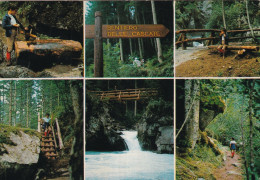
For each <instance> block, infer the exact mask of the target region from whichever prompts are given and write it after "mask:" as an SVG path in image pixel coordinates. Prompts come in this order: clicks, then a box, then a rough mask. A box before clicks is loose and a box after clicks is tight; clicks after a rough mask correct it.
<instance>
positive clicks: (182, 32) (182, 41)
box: [175, 29, 260, 50]
mask: <svg viewBox="0 0 260 180" xmlns="http://www.w3.org/2000/svg"><path fill="white" fill-rule="evenodd" d="M220 31H221V30H219V29H184V30H179V31H176V32H175V33H176V35H178V34H180V36H179V37H178V40H177V41H176V43H175V45H176V46H177V48H178V47H179V46H180V45H181V47H182V49H183V50H185V49H187V42H193V41H205V40H208V41H207V43H206V45H207V46H208V45H213V44H214V43H215V41H216V40H219V39H220V38H219V36H218V35H217V36H216V33H219V32H220ZM248 31H251V30H250V29H245V30H229V31H227V32H228V33H235V34H237V33H245V32H248ZM253 31H260V29H254V30H253ZM196 32H202V33H206V32H210V36H209V37H204V38H192V39H187V33H196ZM255 37H260V36H255ZM247 38H253V37H252V36H241V37H229V40H230V41H232V40H237V39H247Z"/></svg>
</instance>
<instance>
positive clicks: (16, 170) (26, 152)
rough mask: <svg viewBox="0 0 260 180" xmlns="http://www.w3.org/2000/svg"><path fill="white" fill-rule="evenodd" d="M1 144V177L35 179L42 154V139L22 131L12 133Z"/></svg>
mask: <svg viewBox="0 0 260 180" xmlns="http://www.w3.org/2000/svg"><path fill="white" fill-rule="evenodd" d="M9 138H10V141H9V142H8V144H5V143H1V144H0V150H1V151H0V179H21V180H23V179H24V180H27V179H34V177H35V172H34V171H36V170H37V169H36V167H37V163H38V160H39V155H40V139H39V138H38V137H37V136H31V135H28V134H26V133H24V132H22V131H19V133H18V134H14V133H12V132H11V133H10V135H9Z"/></svg>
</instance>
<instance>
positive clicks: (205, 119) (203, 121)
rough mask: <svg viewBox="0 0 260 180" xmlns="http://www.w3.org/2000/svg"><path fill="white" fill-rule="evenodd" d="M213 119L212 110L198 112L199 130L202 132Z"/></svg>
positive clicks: (213, 113) (213, 112)
mask: <svg viewBox="0 0 260 180" xmlns="http://www.w3.org/2000/svg"><path fill="white" fill-rule="evenodd" d="M214 117H215V111H213V110H207V111H200V123H199V127H200V130H201V131H204V130H205V128H206V127H207V126H208V124H209V123H210V122H211V121H212V120H213V119H214Z"/></svg>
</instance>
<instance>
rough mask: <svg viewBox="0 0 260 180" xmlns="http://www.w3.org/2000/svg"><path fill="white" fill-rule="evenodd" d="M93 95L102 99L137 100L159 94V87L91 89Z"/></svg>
mask: <svg viewBox="0 0 260 180" xmlns="http://www.w3.org/2000/svg"><path fill="white" fill-rule="evenodd" d="M89 92H90V93H92V94H93V95H96V96H98V97H99V98H100V99H101V100H110V101H130V100H133V101H136V100H142V99H147V98H149V97H152V96H157V94H158V91H157V89H153V88H139V89H125V90H113V91H89Z"/></svg>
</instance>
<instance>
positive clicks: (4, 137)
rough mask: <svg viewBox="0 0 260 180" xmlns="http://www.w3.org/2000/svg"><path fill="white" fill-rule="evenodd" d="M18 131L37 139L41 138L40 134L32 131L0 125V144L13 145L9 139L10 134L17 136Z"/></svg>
mask: <svg viewBox="0 0 260 180" xmlns="http://www.w3.org/2000/svg"><path fill="white" fill-rule="evenodd" d="M20 131H22V132H24V133H25V134H28V135H31V136H37V137H39V138H40V136H41V135H40V133H38V132H37V131H36V130H34V129H29V128H20V127H15V126H8V125H3V124H0V143H5V144H10V145H15V144H14V143H13V142H12V141H11V140H10V138H9V136H10V133H14V134H18V135H19V134H20Z"/></svg>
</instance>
